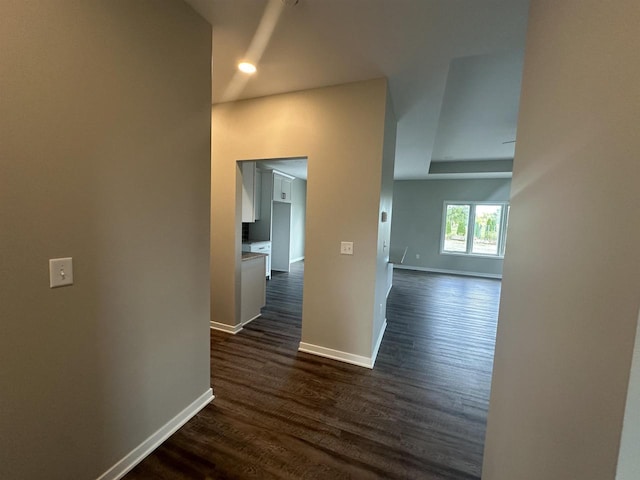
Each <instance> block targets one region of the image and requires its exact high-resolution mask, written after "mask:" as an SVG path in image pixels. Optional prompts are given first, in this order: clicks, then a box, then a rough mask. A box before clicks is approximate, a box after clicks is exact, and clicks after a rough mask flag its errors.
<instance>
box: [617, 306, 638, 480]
mask: <svg viewBox="0 0 640 480" xmlns="http://www.w3.org/2000/svg"><path fill="white" fill-rule="evenodd" d="M638 324H639V325H640V315H638ZM638 445H640V328H638V327H636V341H635V346H634V349H633V361H632V363H631V373H630V375H629V388H628V390H627V402H626V405H625V411H624V423H623V427H622V438H621V439H620V454H619V456H618V469H617V472H616V480H635V479H637V478H640V456H639V455H638Z"/></svg>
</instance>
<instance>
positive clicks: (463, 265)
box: [391, 178, 511, 275]
mask: <svg viewBox="0 0 640 480" xmlns="http://www.w3.org/2000/svg"><path fill="white" fill-rule="evenodd" d="M510 187H511V179H508V178H506V179H469V180H401V181H396V182H395V184H394V191H393V206H394V213H393V223H392V225H391V248H392V249H393V252H394V253H395V254H399V253H398V252H402V251H404V249H405V247H408V250H407V255H406V256H405V260H404V265H406V266H411V267H419V268H433V269H439V270H452V271H458V272H472V273H482V274H491V275H500V274H502V264H503V260H502V259H498V258H482V257H469V256H462V255H442V254H441V253H440V238H441V235H442V215H443V208H444V202H445V201H448V200H452V201H476V202H507V201H509V193H510ZM509 241H510V239H508V241H507V248H508V245H509ZM418 256H419V257H420V258H417V257H418Z"/></svg>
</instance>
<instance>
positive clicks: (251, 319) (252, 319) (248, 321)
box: [236, 313, 262, 333]
mask: <svg viewBox="0 0 640 480" xmlns="http://www.w3.org/2000/svg"><path fill="white" fill-rule="evenodd" d="M260 316H262V314H261V313H259V314H257V315H256V316H255V317H253V318H250V319H249V320H247V321H246V322H244V323H243V324H242V325H240V330H242V327H244V326H245V325H247V324H248V323H251V322H253V321H254V320H255V319H256V318H258V317H260ZM240 330H238V331H240ZM236 333H237V332H236Z"/></svg>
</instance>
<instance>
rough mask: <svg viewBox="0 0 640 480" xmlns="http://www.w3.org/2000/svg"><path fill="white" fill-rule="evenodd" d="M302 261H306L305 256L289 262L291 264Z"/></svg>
mask: <svg viewBox="0 0 640 480" xmlns="http://www.w3.org/2000/svg"><path fill="white" fill-rule="evenodd" d="M302 260H304V255H303V256H301V257H298V258H292V259H291V260H289V263H296V262H301V261H302Z"/></svg>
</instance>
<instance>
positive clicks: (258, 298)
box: [240, 254, 267, 325]
mask: <svg viewBox="0 0 640 480" xmlns="http://www.w3.org/2000/svg"><path fill="white" fill-rule="evenodd" d="M265 260H266V256H264V255H255V254H245V255H243V258H242V271H241V274H240V275H241V291H240V321H241V324H242V325H246V324H247V323H249V322H250V321H251V320H254V319H256V318H258V317H259V316H260V309H261V308H262V307H264V305H265V304H266V303H267V297H266V288H267V285H266V280H265V279H264V269H265V267H264V262H265Z"/></svg>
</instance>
